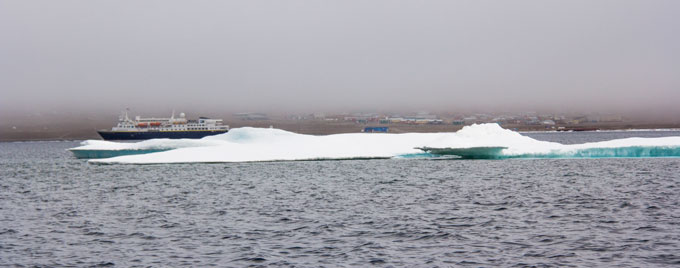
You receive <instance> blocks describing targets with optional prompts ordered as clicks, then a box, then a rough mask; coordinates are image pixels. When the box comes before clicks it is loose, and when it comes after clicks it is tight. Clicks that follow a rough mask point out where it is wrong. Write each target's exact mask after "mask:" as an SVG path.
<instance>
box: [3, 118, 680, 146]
mask: <svg viewBox="0 0 680 268" xmlns="http://www.w3.org/2000/svg"><path fill="white" fill-rule="evenodd" d="M228 123H229V125H230V126H231V128H238V127H260V128H268V127H270V126H272V127H274V128H278V129H283V130H286V131H291V132H296V133H301V134H309V135H330V134H340V133H358V132H361V130H362V129H363V128H364V127H369V126H384V127H388V128H389V132H388V133H411V132H420V133H422V132H455V131H458V130H460V129H461V128H462V127H463V126H461V125H451V124H440V125H427V124H424V125H413V124H377V123H376V124H370V123H369V124H359V123H353V122H327V121H314V120H308V121H296V120H266V121H265V120H263V121H233V122H228ZM501 127H503V128H506V129H511V130H513V131H517V132H521V133H536V132H538V133H541V132H543V133H550V132H559V131H558V128H559V127H564V128H565V129H567V130H568V129H579V128H580V129H597V130H592V131H612V132H614V131H680V123H648V122H617V123H600V124H598V123H589V124H579V125H555V126H551V127H549V128H548V127H546V126H542V125H510V124H504V125H501ZM94 129H96V128H94V127H92V126H81V127H72V128H66V127H62V128H56V127H52V128H50V129H49V130H42V129H26V130H22V129H12V128H8V127H3V128H0V142H39V141H78V140H88V139H95V140H101V137H99V135H98V134H97V132H96V131H95V130H94ZM589 131H590V130H589Z"/></svg>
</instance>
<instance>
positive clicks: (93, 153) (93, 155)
mask: <svg viewBox="0 0 680 268" xmlns="http://www.w3.org/2000/svg"><path fill="white" fill-rule="evenodd" d="M168 150H172V149H140V150H135V149H123V150H80V149H69V151H71V152H72V153H73V155H74V156H75V157H76V158H79V159H99V158H111V157H116V156H124V155H135V154H150V153H157V152H164V151H168Z"/></svg>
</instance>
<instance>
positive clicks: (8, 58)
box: [0, 0, 680, 114]
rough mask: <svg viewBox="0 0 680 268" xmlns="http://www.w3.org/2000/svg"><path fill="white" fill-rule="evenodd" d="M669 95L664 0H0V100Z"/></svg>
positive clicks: (259, 104)
mask: <svg viewBox="0 0 680 268" xmlns="http://www.w3.org/2000/svg"><path fill="white" fill-rule="evenodd" d="M678 101H680V1H677V0H668V1H656V0H650V1H643V0H639V1H624V0H612V1H600V0H584V1H574V0H569V1H566V0H565V1H546V0H536V1H500V0H499V1H480V0H474V1H473V0H470V1H453V0H447V1H421V0H418V1H395V0H389V1H371V0H369V1H365V0H362V1H351V0H342V1H169V0H158V1H64V0H61V1H26V0H17V1H5V0H0V112H2V113H8V112H9V113H12V112H19V111H22V112H23V111H26V110H34V111H41V110H50V109H61V110H91V111H99V112H101V111H104V112H106V113H111V114H117V113H118V111H119V110H120V109H121V108H124V107H130V108H132V109H137V110H148V109H149V108H153V109H159V110H160V111H167V110H170V109H173V108H176V109H186V108H190V107H202V108H206V109H216V110H219V111H225V112H233V111H260V110H263V111H275V110H279V111H287V110H289V111H309V112H315V111H324V110H328V111H337V110H343V109H348V110H349V109H373V108H377V109H397V108H407V109H416V110H426V109H440V110H441V109H444V110H446V109H451V110H459V109H469V108H474V109H482V110H483V109H494V108H495V107H501V108H511V109H520V110H521V109H527V110H531V109H546V108H548V109H555V110H572V111H573V110H579V109H588V110H590V111H598V110H619V111H620V110H624V111H625V110H629V111H658V112H669V113H676V114H680V108H679V107H680V105H678V104H677V103H678Z"/></svg>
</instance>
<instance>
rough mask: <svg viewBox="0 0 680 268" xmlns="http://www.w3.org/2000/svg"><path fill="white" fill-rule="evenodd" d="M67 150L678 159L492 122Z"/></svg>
mask: <svg viewBox="0 0 680 268" xmlns="http://www.w3.org/2000/svg"><path fill="white" fill-rule="evenodd" d="M70 150H71V151H73V152H74V154H76V152H80V153H81V154H83V155H84V156H85V157H88V155H91V156H95V157H96V159H90V160H88V161H89V162H90V163H101V164H159V163H222V162H253V161H295V160H338V159H373V158H404V159H410V158H436V157H443V156H445V157H452V158H461V159H508V158H603V157H607V158H609V157H680V137H662V138H627V139H618V140H611V141H604V142H594V143H583V144H570V145H564V144H560V143H555V142H547V141H539V140H536V139H533V138H530V137H527V136H523V135H521V134H520V133H518V132H514V131H511V130H507V129H503V128H501V127H500V126H499V125H497V124H478V125H471V126H466V127H464V128H463V129H461V130H459V131H457V132H451V133H403V134H391V133H350V134H333V135H325V136H314V135H304V134H297V133H293V132H288V131H284V130H280V129H272V128H252V127H243V128H235V129H232V130H230V131H229V132H228V133H225V134H221V135H215V136H208V137H204V138H202V139H180V140H169V139H154V140H147V141H141V142H136V143H119V142H107V141H96V140H89V141H84V142H83V143H82V144H81V146H80V147H76V148H72V149H70ZM110 156H112V157H110ZM90 158H93V157H90Z"/></svg>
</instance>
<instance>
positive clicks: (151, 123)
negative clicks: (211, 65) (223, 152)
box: [111, 111, 229, 132]
mask: <svg viewBox="0 0 680 268" xmlns="http://www.w3.org/2000/svg"><path fill="white" fill-rule="evenodd" d="M227 130H229V126H228V125H222V119H212V118H205V117H199V119H198V120H187V119H186V116H185V114H184V113H180V114H179V117H177V118H176V117H175V112H173V113H172V116H171V117H170V118H155V117H150V118H143V117H140V116H136V117H135V119H134V120H132V119H130V118H129V117H128V113H127V111H123V113H122V114H121V115H120V117H119V118H118V125H116V126H115V127H113V128H112V129H111V131H115V132H126V131H130V132H140V131H141V132H143V131H227Z"/></svg>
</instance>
